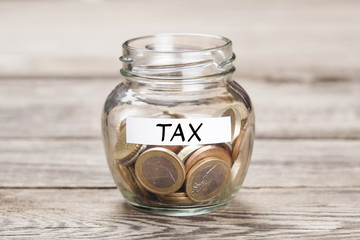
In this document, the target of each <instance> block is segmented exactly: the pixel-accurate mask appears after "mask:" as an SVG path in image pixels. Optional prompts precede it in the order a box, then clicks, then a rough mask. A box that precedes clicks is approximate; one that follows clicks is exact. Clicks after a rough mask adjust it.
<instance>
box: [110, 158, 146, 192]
mask: <svg viewBox="0 0 360 240" xmlns="http://www.w3.org/2000/svg"><path fill="white" fill-rule="evenodd" d="M115 167H116V170H117V171H119V173H120V174H121V176H122V181H123V182H122V183H121V185H125V186H127V187H128V190H130V191H131V192H132V193H133V194H135V195H138V194H141V193H142V192H141V190H140V188H139V185H138V184H137V183H136V181H135V179H134V178H133V175H132V174H131V172H130V170H129V169H128V168H127V167H125V166H122V165H120V164H115Z"/></svg>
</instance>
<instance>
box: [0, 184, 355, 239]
mask: <svg viewBox="0 0 360 240" xmlns="http://www.w3.org/2000/svg"><path fill="white" fill-rule="evenodd" d="M359 197H360V189H359V188H345V189H327V188H324V189H298V188H291V189H258V190H253V189H246V190H242V191H241V192H240V193H239V194H238V196H237V197H236V198H235V200H234V202H233V203H231V204H230V205H228V206H227V207H225V208H223V209H221V210H218V211H215V212H212V213H209V214H205V215H199V216H192V217H167V216H154V215H149V214H145V213H141V212H138V211H136V210H134V209H132V208H131V207H129V206H127V205H126V204H125V202H124V200H123V198H122V197H121V196H120V194H119V193H118V192H117V190H115V189H108V190H100V189H93V190H79V189H77V190H29V189H28V190H1V192H0V223H1V224H0V237H2V238H6V239H19V238H26V239H39V238H40V239H50V238H51V239H53V238H71V239H83V238H86V239H113V238H121V239H153V238H156V239H239V238H240V237H241V239H260V238H261V239H264V238H266V239H293V238H294V239H295V238H296V239H334V240H335V239H359V238H360V210H359V209H360V202H359V201H358V199H359Z"/></svg>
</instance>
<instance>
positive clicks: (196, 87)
mask: <svg viewBox="0 0 360 240" xmlns="http://www.w3.org/2000/svg"><path fill="white" fill-rule="evenodd" d="M132 117H136V118H139V119H142V118H144V119H149V118H151V119H161V120H162V121H163V120H164V119H173V120H174V121H177V120H178V119H186V121H190V124H191V121H192V119H193V120H196V119H205V121H206V119H211V118H226V117H228V118H230V126H231V133H229V134H230V139H229V141H228V142H214V143H210V144H209V143H207V144H202V143H201V141H199V142H198V143H197V144H194V143H189V142H188V141H187V140H188V139H189V138H192V139H191V140H192V141H193V140H199V139H200V138H201V136H197V134H198V133H197V132H196V130H198V129H197V128H200V127H199V124H193V125H192V126H191V131H190V132H191V134H185V133H186V131H185V130H181V129H178V128H179V127H178V128H176V130H175V131H174V129H172V130H170V128H165V127H163V126H160V127H158V129H159V131H162V133H163V137H165V138H171V137H173V139H174V138H175V139H176V138H178V139H180V140H181V139H182V138H183V137H184V141H183V142H184V143H183V144H179V145H167V144H163V145H160V144H156V145H151V144H133V145H131V143H125V144H128V145H127V146H125V145H124V143H123V144H121V143H120V142H119V141H124V139H122V140H121V139H120V138H124V134H123V133H124V132H125V129H126V127H127V126H126V125H127V120H128V119H130V118H132ZM187 123H188V122H187ZM180 127H181V126H180ZM182 127H183V128H184V127H189V124H186V126H182ZM222 127H223V126H221V125H219V126H217V128H218V129H220V131H221V129H222ZM141 129H143V128H140V127H139V132H136V133H135V134H138V135H139V136H141V135H143V134H146V133H145V132H141V131H142V130H141ZM218 129H215V128H214V131H215V130H218ZM165 130H168V131H167V132H166V131H165ZM102 131H103V141H104V145H105V152H106V157H107V162H108V165H109V168H110V170H111V173H112V176H113V178H114V181H115V183H116V185H117V187H118V189H119V190H120V191H121V193H122V195H123V196H124V198H125V199H126V201H127V202H128V203H129V204H131V205H132V206H135V207H137V208H139V209H141V210H144V211H150V212H154V213H159V214H165V215H193V214H198V213H204V212H207V211H210V210H212V209H214V208H217V207H220V206H222V205H224V204H226V203H228V202H230V201H231V199H232V198H233V197H234V196H235V195H236V193H237V192H238V190H239V188H240V187H241V185H242V183H243V181H244V178H245V175H246V172H247V169H248V166H249V162H250V158H251V153H252V147H253V141H254V131H255V127H254V110H253V106H252V103H251V101H250V98H249V96H248V94H247V93H246V92H245V90H244V89H243V88H242V87H241V86H240V85H239V84H238V83H237V82H235V81H233V80H232V79H231V74H227V75H225V76H221V77H215V78H212V79H210V80H207V81H197V82H195V83H191V84H183V83H181V82H180V83H179V82H178V83H177V84H157V83H154V82H151V83H149V82H141V81H134V79H131V78H127V77H125V79H124V80H123V81H122V82H121V83H120V84H119V85H118V86H117V87H116V88H115V89H114V90H113V91H112V93H111V94H110V95H109V96H108V98H107V100H106V102H105V106H104V110H103V114H102ZM127 131H129V129H127ZM132 131H133V132H134V131H136V130H132ZM198 132H200V130H199V131H198ZM133 134H134V133H133ZM164 134H165V135H164ZM207 134H210V135H211V133H207ZM183 135H184V136H183ZM199 135H200V134H199ZM129 144H130V145H129ZM135 145H136V146H135ZM127 147H129V148H130V150H129V149H125V148H127ZM122 148H124V149H122ZM154 149H155V150H154ZM156 152H164V153H165V154H168V155H169V157H170V158H174V159H180V161H178V162H179V164H180V165H182V166H180V167H179V168H180V172H176V171H177V170H176V168H173V167H172V166H171V167H170V168H173V169H175V170H173V171H174V172H172V173H171V171H172V170H171V169H170V170H169V167H168V166H167V165H166V164H167V163H166V162H164V161H166V159H167V158H165V160H164V161H163V160H161V161H160V160H159V159H158V160H159V161H157V162H156V163H155V164H157V165H158V166H154V165H151V164H150V165H146V166H145V162H143V164H144V165H142V166H140V164H141V163H140V160H139V159H143V158H144V157H143V156H142V155H146V154H148V155H149V154H153V155H152V156H155V157H156ZM119 155H121V156H119ZM185 158H186V159H185ZM146 159H150V158H146ZM228 159H231V160H228ZM212 161H213V164H212V163H211V162H212ZM221 161H224V163H226V164H223V163H222V162H221ZM202 164H208V166H205V165H202ZM202 166H204V167H202ZM195 168H198V169H197V170H196V171H195V170H194V169H195ZM216 168H217V169H219V170H217V171H215V170H216ZM164 171H165V172H166V174H168V173H167V172H169V174H170V175H169V176H162V175H161V174H164ZM159 174H160V175H161V176H158V175H159ZM174 174H175V175H174ZM181 174H183V176H182V178H180V177H179V175H181ZM174 176H175V178H179V179H180V180H179V182H178V183H177V187H174V188H172V187H169V186H170V185H171V183H166V184H165V185H166V186H165V185H164V184H163V185H162V182H161V181H162V180H161V177H164V179H165V178H166V177H168V178H169V179H170V178H171V179H173V180H174ZM146 178H147V179H148V180H149V179H150V180H149V182H150V183H144V181H146ZM154 178H157V179H156V180H154V182H153V184H154V185H156V186H154V188H152V187H151V181H152V180H151V179H154ZM144 179H145V180H144ZM171 179H170V181H171ZM176 180H178V179H176ZM156 181H157V182H156ZM164 181H166V180H164ZM174 182H175V180H174ZM148 184H150V186H149V185H148ZM161 187H164V188H166V189H167V190H166V191H165V192H161ZM171 188H172V189H171ZM159 189H160V190H159ZM201 194H202V195H201Z"/></svg>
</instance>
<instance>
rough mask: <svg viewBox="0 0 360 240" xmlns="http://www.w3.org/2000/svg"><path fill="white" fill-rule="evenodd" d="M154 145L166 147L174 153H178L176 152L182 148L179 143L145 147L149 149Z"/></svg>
mask: <svg viewBox="0 0 360 240" xmlns="http://www.w3.org/2000/svg"><path fill="white" fill-rule="evenodd" d="M154 147H162V148H166V149H169V150H170V151H172V152H174V153H178V152H180V151H181V149H183V146H181V145H159V146H155V145H148V146H147V148H146V149H150V148H154Z"/></svg>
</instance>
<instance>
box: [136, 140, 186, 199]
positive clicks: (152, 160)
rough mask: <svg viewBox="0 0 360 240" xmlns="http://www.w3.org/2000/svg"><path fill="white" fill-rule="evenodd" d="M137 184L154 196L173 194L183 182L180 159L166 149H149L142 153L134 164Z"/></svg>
mask: <svg viewBox="0 0 360 240" xmlns="http://www.w3.org/2000/svg"><path fill="white" fill-rule="evenodd" d="M135 174H136V177H137V178H138V180H139V182H140V183H141V184H142V185H143V186H144V187H145V188H146V189H147V190H148V191H150V192H153V193H156V194H169V193H174V192H176V191H177V190H179V189H180V187H181V186H182V185H183V183H184V180H185V168H184V165H183V164H182V162H181V160H180V158H179V157H178V156H177V155H176V154H175V153H173V152H172V151H170V150H168V149H166V148H160V147H156V148H151V149H149V150H146V151H145V152H143V153H142V154H141V155H140V156H139V158H138V159H137V161H136V163H135Z"/></svg>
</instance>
